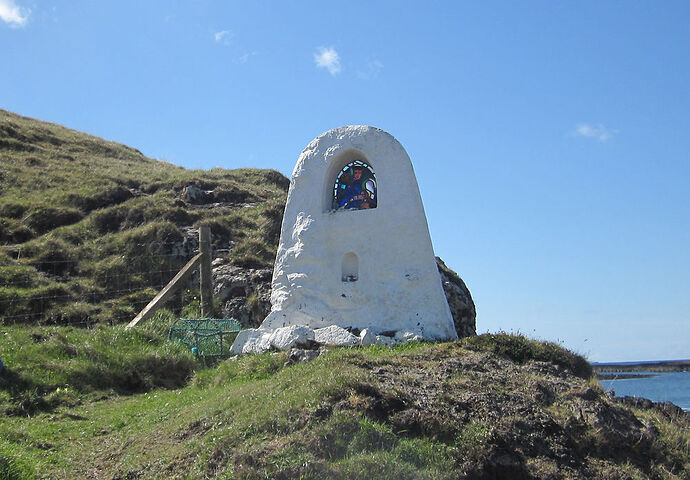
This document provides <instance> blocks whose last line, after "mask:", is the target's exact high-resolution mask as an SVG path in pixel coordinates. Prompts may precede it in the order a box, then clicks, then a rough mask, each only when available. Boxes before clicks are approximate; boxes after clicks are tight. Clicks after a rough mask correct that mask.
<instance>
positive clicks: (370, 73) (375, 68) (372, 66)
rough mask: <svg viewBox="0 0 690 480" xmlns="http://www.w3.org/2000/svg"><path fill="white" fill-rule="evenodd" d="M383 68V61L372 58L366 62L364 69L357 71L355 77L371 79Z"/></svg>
mask: <svg viewBox="0 0 690 480" xmlns="http://www.w3.org/2000/svg"><path fill="white" fill-rule="evenodd" d="M382 68H383V63H381V61H380V60H378V59H374V60H369V61H368V62H367V68H366V71H363V72H357V78H359V79H360V80H371V79H372V78H376V77H378V76H379V72H381V69H382Z"/></svg>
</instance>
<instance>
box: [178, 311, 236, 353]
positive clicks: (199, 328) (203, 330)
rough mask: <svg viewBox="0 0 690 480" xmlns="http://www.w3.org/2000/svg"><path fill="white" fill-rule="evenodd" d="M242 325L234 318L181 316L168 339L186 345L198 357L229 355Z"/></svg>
mask: <svg viewBox="0 0 690 480" xmlns="http://www.w3.org/2000/svg"><path fill="white" fill-rule="evenodd" d="M240 329H241V327H240V324H239V322H237V321H236V320H234V319H217V318H201V319H189V318H181V319H180V320H178V321H177V322H176V323H175V324H174V325H173V326H172V327H170V333H169V334H168V341H175V342H180V343H182V344H184V345H186V346H187V347H188V348H189V349H190V350H191V351H192V353H193V354H194V355H196V356H197V357H223V356H227V355H228V352H229V350H230V347H232V342H234V341H235V337H237V334H238V333H239V331H240Z"/></svg>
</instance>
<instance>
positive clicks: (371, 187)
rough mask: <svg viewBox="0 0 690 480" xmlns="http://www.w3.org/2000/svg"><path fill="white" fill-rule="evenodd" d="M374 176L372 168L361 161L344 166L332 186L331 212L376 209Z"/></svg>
mask: <svg viewBox="0 0 690 480" xmlns="http://www.w3.org/2000/svg"><path fill="white" fill-rule="evenodd" d="M377 200H378V198H377V196H376V176H375V175H374V171H373V170H372V168H371V167H370V166H369V165H368V164H366V163H365V162H363V161H361V160H355V161H354V162H350V163H348V164H347V165H345V166H344V167H343V168H342V170H340V172H338V177H337V178H336V180H335V185H334V186H333V207H332V208H333V210H339V209H347V210H362V209H367V208H376V203H377Z"/></svg>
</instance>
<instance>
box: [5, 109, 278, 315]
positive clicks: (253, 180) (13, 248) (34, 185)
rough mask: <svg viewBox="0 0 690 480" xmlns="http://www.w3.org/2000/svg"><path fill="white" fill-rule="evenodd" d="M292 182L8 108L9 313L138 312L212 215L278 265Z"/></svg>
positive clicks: (218, 231)
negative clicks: (151, 149) (167, 154)
mask: <svg viewBox="0 0 690 480" xmlns="http://www.w3.org/2000/svg"><path fill="white" fill-rule="evenodd" d="M288 185H289V181H288V179H286V178H285V177H284V176H283V175H281V174H280V173H278V172H276V171H274V170H258V169H249V168H246V169H238V170H224V169H212V170H209V171H196V170H185V169H184V168H181V167H177V166H174V165H171V164H168V163H166V162H162V161H158V160H153V159H150V158H147V157H145V156H144V155H142V154H141V153H140V152H138V151H137V150H135V149H133V148H130V147H127V146H124V145H120V144H117V143H114V142H109V141H106V140H102V139H100V138H96V137H93V136H90V135H87V134H84V133H80V132H76V131H74V130H70V129H67V128H64V127H61V126H59V125H55V124H50V123H46V122H41V121H37V120H33V119H29V118H25V117H21V116H19V115H15V114H12V113H9V112H6V111H2V110H0V321H1V322H2V323H4V324H14V323H58V324H82V325H84V324H93V323H95V322H99V321H107V322H110V323H117V322H122V321H125V320H128V319H131V318H132V316H133V315H134V314H135V313H136V311H138V310H137V309H140V308H141V307H142V306H143V305H145V304H146V303H147V302H148V301H149V300H150V299H151V298H152V296H153V294H155V290H156V289H157V288H160V287H161V286H162V285H165V284H166V283H167V282H168V281H169V280H170V279H171V278H172V277H173V276H174V274H175V272H176V271H177V270H178V269H179V268H180V267H181V266H182V265H184V263H185V262H186V260H187V259H188V258H189V257H190V256H191V255H192V253H193V251H194V249H195V246H196V245H195V238H196V237H195V230H194V229H195V228H197V227H198V226H199V225H200V224H202V223H205V224H208V225H210V226H211V229H212V233H213V241H214V247H215V249H216V252H218V253H219V255H223V254H224V255H226V256H229V257H230V258H231V259H232V262H233V263H234V264H236V265H241V266H248V267H254V266H264V267H265V266H270V265H271V264H272V262H273V259H274V256H275V248H276V245H277V242H278V235H279V233H280V221H281V218H282V211H283V205H284V202H285V195H286V192H287V187H288ZM230 251H232V255H229V252H230Z"/></svg>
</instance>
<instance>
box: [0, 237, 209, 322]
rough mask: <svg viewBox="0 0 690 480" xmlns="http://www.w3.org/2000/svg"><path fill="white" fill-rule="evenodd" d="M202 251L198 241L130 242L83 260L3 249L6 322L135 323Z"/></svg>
mask: <svg viewBox="0 0 690 480" xmlns="http://www.w3.org/2000/svg"><path fill="white" fill-rule="evenodd" d="M75 251H78V248H77V249H75ZM196 253H198V243H196V244H194V243H193V242H190V244H189V245H181V244H180V242H174V243H166V242H152V243H148V244H126V245H124V246H123V248H122V249H121V250H120V251H115V250H114V249H113V248H112V247H108V248H102V249H98V248H90V249H89V251H88V253H87V254H85V255H83V256H82V257H80V256H79V255H78V254H74V253H69V257H68V258H64V255H65V252H59V251H58V252H54V251H51V250H50V249H46V250H44V251H41V250H39V251H33V252H31V251H30V252H27V251H26V250H24V249H22V248H18V246H3V247H0V258H2V259H3V260H2V262H0V324H3V325H11V324H19V323H21V324H70V325H90V324H93V323H96V322H100V321H106V322H108V323H121V322H125V321H129V320H131V319H132V318H133V317H134V316H135V315H136V314H137V313H138V312H139V311H140V310H141V309H143V308H144V307H145V306H146V305H147V304H148V303H149V302H150V301H151V300H152V299H153V298H154V296H155V295H156V294H157V293H158V291H160V290H161V289H162V288H163V287H164V286H165V285H167V284H168V282H170V280H171V279H172V278H173V277H174V276H175V275H176V274H177V273H178V272H179V270H180V268H181V267H182V266H184V265H185V263H186V262H187V261H188V260H189V259H190V258H192V257H193V256H194V255H195V254H196ZM61 256H62V257H63V258H60V257H61ZM56 257H57V258H56ZM196 278H198V277H196ZM194 280H195V277H194V276H193V277H192V279H190V281H189V285H190V286H193V285H194V283H193V282H194ZM196 285H197V286H198V281H197V283H196ZM183 291H184V289H183ZM182 296H183V294H180V295H179V299H178V300H177V301H175V300H173V302H172V305H173V306H174V307H178V308H179V307H180V306H181V305H182V303H183V298H182Z"/></svg>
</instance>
